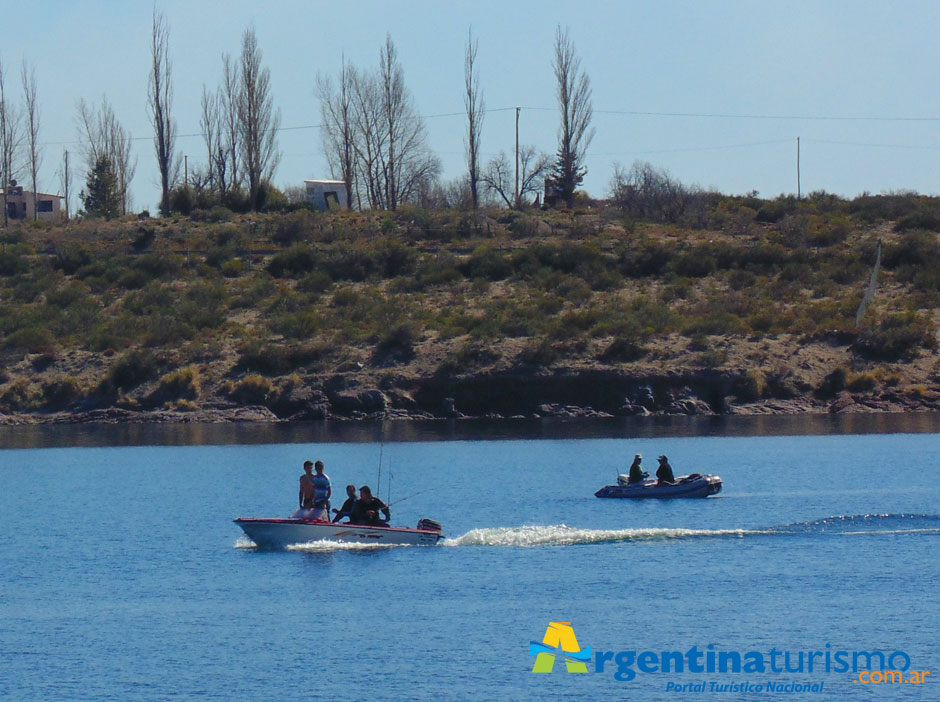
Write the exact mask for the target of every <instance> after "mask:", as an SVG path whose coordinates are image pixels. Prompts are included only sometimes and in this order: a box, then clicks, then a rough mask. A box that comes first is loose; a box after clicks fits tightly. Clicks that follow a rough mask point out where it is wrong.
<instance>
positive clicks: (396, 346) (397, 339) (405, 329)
mask: <svg viewBox="0 0 940 702" xmlns="http://www.w3.org/2000/svg"><path fill="white" fill-rule="evenodd" d="M418 336H419V335H418V329H417V327H416V326H415V325H414V324H412V323H408V322H406V323H403V324H397V325H395V326H394V327H392V328H391V329H389V330H388V331H387V332H385V333H384V334H382V336H381V338H380V339H379V341H378V343H377V344H376V345H375V353H374V354H373V362H377V363H382V362H397V363H406V362H408V361H410V360H411V359H413V358H414V357H415V344H416V343H417V342H418Z"/></svg>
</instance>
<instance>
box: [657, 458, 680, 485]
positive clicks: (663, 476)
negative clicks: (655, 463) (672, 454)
mask: <svg viewBox="0 0 940 702" xmlns="http://www.w3.org/2000/svg"><path fill="white" fill-rule="evenodd" d="M656 477H657V478H659V483H657V484H658V485H674V484H675V482H676V476H674V475H673V474H672V466H671V465H669V459H668V458H666V456H664V455H663V456H660V457H659V468H657V469H656Z"/></svg>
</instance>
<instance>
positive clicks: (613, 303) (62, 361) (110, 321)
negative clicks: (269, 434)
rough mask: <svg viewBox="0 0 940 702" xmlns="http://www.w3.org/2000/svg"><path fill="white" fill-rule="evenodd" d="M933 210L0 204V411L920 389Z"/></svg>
mask: <svg viewBox="0 0 940 702" xmlns="http://www.w3.org/2000/svg"><path fill="white" fill-rule="evenodd" d="M938 230H940V201H938V200H936V199H934V198H927V197H922V196H916V195H882V196H865V197H860V198H857V199H855V200H852V201H845V200H840V199H839V198H836V197H834V196H831V195H826V194H824V193H817V194H814V195H812V196H810V197H809V198H808V199H805V200H803V201H799V202H798V201H796V200H795V199H794V198H778V199H776V200H761V199H758V198H756V197H723V196H717V195H714V196H709V197H703V198H699V199H698V200H697V201H696V202H695V203H694V206H693V205H689V204H687V205H686V206H684V207H681V208H678V209H676V210H674V211H672V212H669V213H664V212H657V211H649V210H640V209H638V208H636V207H634V205H633V204H631V203H629V202H623V201H621V202H619V206H618V205H617V204H613V203H597V202H594V203H589V202H585V203H584V204H583V205H582V206H580V207H579V208H577V209H575V210H573V211H572V210H556V211H545V212H542V211H536V210H533V211H526V212H512V211H507V210H491V211H482V212H479V213H467V212H458V211H445V212H429V211H425V210H419V209H413V208H403V209H401V210H399V211H397V212H393V213H387V212H367V213H355V212H335V213H318V212H311V211H306V210H299V211H294V212H287V213H277V214H265V215H234V214H232V213H231V212H229V211H228V210H225V209H222V208H216V209H213V210H210V211H208V212H196V213H195V214H194V216H193V217H191V218H182V217H177V218H167V219H147V220H141V221H138V220H136V219H126V220H122V221H111V222H107V221H103V220H85V221H81V222H73V223H70V224H67V225H63V226H56V227H49V226H46V225H39V224H34V225H28V226H25V227H22V228H15V227H11V228H10V229H8V230H5V231H3V232H2V247H0V352H2V370H0V412H4V413H7V414H16V415H19V416H21V417H22V416H27V415H29V414H30V413H39V414H47V413H51V412H61V411H67V412H70V413H76V412H80V411H87V410H91V409H95V408H107V407H118V408H124V409H128V410H155V409H160V408H163V409H174V410H179V411H183V412H194V411H197V410H200V409H203V408H206V407H215V408H227V407H229V408H230V407H235V406H244V405H263V406H265V407H267V408H269V409H270V410H271V411H272V412H273V413H274V414H276V415H277V416H279V417H289V416H296V417H317V416H330V415H335V414H344V415H353V416H361V415H362V414H368V413H369V412H372V411H376V410H381V411H390V410H396V411H399V410H400V411H401V412H402V413H404V412H410V413H412V414H416V413H420V412H430V413H431V414H438V412H437V411H436V407H437V404H438V400H439V399H440V398H439V396H443V395H447V394H450V395H452V396H453V395H454V394H460V389H459V388H460V387H469V386H467V385H466V383H467V382H468V381H469V380H471V379H472V380H474V381H475V382H477V386H476V390H475V392H482V391H481V390H480V388H482V387H483V386H482V385H479V383H480V382H481V379H485V380H486V388H487V389H486V390H485V392H486V393H487V395H486V397H489V398H494V399H493V401H494V403H496V405H499V406H498V407H497V408H496V409H494V411H501V412H504V413H505V411H506V407H508V406H509V405H506V403H505V402H504V401H503V400H505V398H503V400H500V398H499V397H496V396H494V395H493V392H494V387H496V388H497V389H498V386H499V382H500V379H506V382H510V381H509V379H515V380H514V381H513V382H517V381H518V379H520V378H528V379H530V381H531V382H534V381H535V379H540V380H541V381H542V385H541V386H540V388H541V389H540V390H538V393H541V396H539V397H535V396H533V397H532V398H530V399H531V401H530V402H529V404H528V405H527V407H528V408H529V410H531V407H534V406H538V407H542V406H543V405H546V406H547V407H543V408H542V411H543V412H552V411H561V409H560V408H561V407H562V406H563V405H564V404H565V398H567V397H571V394H570V392H569V391H564V392H561V394H558V396H557V397H555V396H554V395H553V393H558V392H560V391H558V389H557V387H555V388H554V389H553V388H552V386H550V385H546V384H545V383H544V381H545V379H547V378H560V377H568V378H571V377H575V378H578V377H583V378H589V377H590V378H593V379H594V380H593V381H592V382H593V383H595V385H597V386H603V385H604V384H606V383H607V381H606V380H603V379H604V378H608V379H609V378H618V379H621V380H623V382H624V384H623V385H622V386H618V388H619V389H618V392H620V391H621V390H622V393H621V395H620V396H619V397H620V399H619V400H617V399H611V398H606V399H605V400H604V402H595V403H592V402H587V401H581V402H580V403H575V404H580V405H581V406H586V405H591V406H593V407H595V408H597V407H598V405H603V406H604V408H605V411H613V412H616V411H618V408H617V407H616V406H615V405H617V403H618V402H619V403H620V405H621V407H620V410H619V411H622V412H624V413H633V412H645V411H650V410H651V411H705V408H706V406H707V407H708V408H711V409H712V410H716V411H740V409H741V407H742V405H749V403H754V402H757V403H763V405H768V403H769V404H770V405H771V406H772V407H776V408H777V409H778V410H779V411H786V409H787V407H786V405H785V404H784V405H781V404H780V403H779V402H777V401H792V400H794V399H795V398H796V399H799V398H802V400H803V401H804V402H803V404H802V405H800V406H796V405H794V406H793V408H792V409H794V410H795V409H807V408H809V407H810V405H813V406H815V407H817V408H824V407H826V406H828V405H826V403H829V404H831V403H832V402H833V398H838V397H839V393H840V392H841V391H843V390H846V389H847V390H849V391H851V392H852V393H854V394H855V396H856V399H858V398H859V397H861V396H866V397H868V398H870V399H871V402H868V405H869V406H870V408H873V409H878V408H879V407H878V402H886V403H889V404H888V405H885V407H886V408H889V409H897V408H903V407H921V406H923V403H924V402H925V401H931V400H932V399H933V398H934V397H935V391H936V389H937V377H936V373H937V364H936V358H935V348H936V329H937V322H938V317H937V308H938V306H940V247H938V239H937V234H936V232H937V231H938ZM879 240H880V241H882V242H883V256H882V269H881V275H880V277H879V281H878V289H877V293H876V295H875V299H874V303H873V304H872V305H871V307H870V309H869V310H868V312H867V314H866V315H865V317H864V319H863V320H862V322H861V324H860V325H858V326H857V325H856V321H855V315H856V310H857V308H858V305H859V302H860V300H861V297H862V293H863V291H864V288H865V286H866V284H867V281H868V277H869V275H870V274H871V271H872V267H873V265H874V260H875V254H876V250H877V246H878V241H879ZM668 378H673V379H675V382H667V383H666V384H665V385H663V384H662V383H663V382H665V381H664V380H663V379H668ZM708 378H712V379H715V378H718V379H720V382H718V385H715V383H714V382H712V384H711V385H710V386H709V387H711V390H709V391H707V392H706V391H702V390H701V387H704V386H702V385H701V383H700V382H699V381H702V380H703V379H708ZM598 379H601V380H598ZM628 381H629V382H628ZM716 382H717V381H716ZM461 383H463V385H461ZM657 383H659V384H660V385H658V386H657V385H656V384H657ZM494 384H495V385H494ZM530 385H531V383H530ZM588 385H589V386H590V383H589V384H588ZM429 387H434V388H436V390H435V393H436V394H435V395H434V399H433V400H429V399H427V398H425V399H424V400H422V395H421V393H422V391H423V390H426V389H427V388H429ZM532 387H535V386H534V385H532ZM448 388H450V391H449V390H448ZM716 388H717V389H716ZM651 389H652V390H653V391H654V394H656V395H657V397H656V398H655V399H652V400H651V399H649V398H648V397H646V396H647V395H649V394H650V390H651ZM373 391H374V392H373ZM370 392H372V395H370V394H369V393H370ZM467 392H469V391H467ZM716 392H717V393H718V396H717V397H716V396H715V393H716ZM631 393H632V394H633V396H631ZM708 393H711V396H708ZM369 397H372V398H373V399H372V400H369ZM429 397H430V395H429V396H428V398H429ZM463 397H465V398H468V397H469V396H467V395H466V392H465V393H464V395H463ZM938 397H940V396H938ZM581 399H582V400H585V399H586V400H590V394H589V393H588V394H587V396H585V395H584V393H582V395H581ZM542 400H544V402H542ZM685 400H688V402H685V404H683V401H685ZM468 401H470V400H468V399H464V400H462V401H458V402H457V406H456V408H454V410H455V411H465V410H464V408H463V407H461V405H462V404H463V405H465V406H466V405H467V403H468ZM486 401H487V400H486V399H485V398H483V399H479V400H478V401H477V400H474V401H472V402H470V404H472V405H474V406H473V407H472V408H471V410H472V411H471V412H470V413H473V414H483V413H485V411H481V410H485V402H486ZM773 402H777V405H773ZM533 403H534V404H533ZM677 403H678V404H677ZM891 403H893V405H891ZM509 404H510V405H511V404H512V403H509ZM856 404H858V403H857V402H856ZM889 405H891V406H889ZM928 405H929V403H928ZM749 406H751V405H749ZM754 407H757V406H754ZM451 411H452V410H451V408H450V407H446V406H445V407H444V409H443V410H442V412H443V413H445V414H446V413H449V412H451ZM522 411H526V410H525V408H523V410H522ZM754 411H760V410H759V409H754Z"/></svg>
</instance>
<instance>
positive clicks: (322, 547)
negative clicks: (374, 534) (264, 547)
mask: <svg viewBox="0 0 940 702" xmlns="http://www.w3.org/2000/svg"><path fill="white" fill-rule="evenodd" d="M408 545H409V544H381V543H380V544H374V543H373V544H362V543H347V542H345V541H327V540H322V541H308V542H307V543H305V544H292V545H290V546H288V547H287V550H288V551H309V552H315V553H322V552H327V551H384V550H386V549H390V548H401V547H404V546H408Z"/></svg>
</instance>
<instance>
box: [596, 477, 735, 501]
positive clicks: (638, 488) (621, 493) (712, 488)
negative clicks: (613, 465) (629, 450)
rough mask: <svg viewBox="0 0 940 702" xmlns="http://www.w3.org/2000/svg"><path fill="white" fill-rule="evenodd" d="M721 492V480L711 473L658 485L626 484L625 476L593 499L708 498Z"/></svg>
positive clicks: (606, 487)
mask: <svg viewBox="0 0 940 702" xmlns="http://www.w3.org/2000/svg"><path fill="white" fill-rule="evenodd" d="M719 492H721V478H719V477H718V476H717V475H712V474H711V473H704V474H703V473H692V474H690V475H680V476H679V477H678V478H676V482H674V483H666V484H664V485H660V484H659V481H658V480H655V479H652V480H644V481H643V482H640V483H633V484H632V485H630V484H628V478H627V476H626V475H618V476H617V484H616V485H605V486H604V487H602V488H601V489H600V490H598V491H597V492H595V493H594V497H624V498H633V499H637V498H643V497H659V498H662V499H668V498H672V497H708V496H709V495H717V494H718V493H719Z"/></svg>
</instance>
